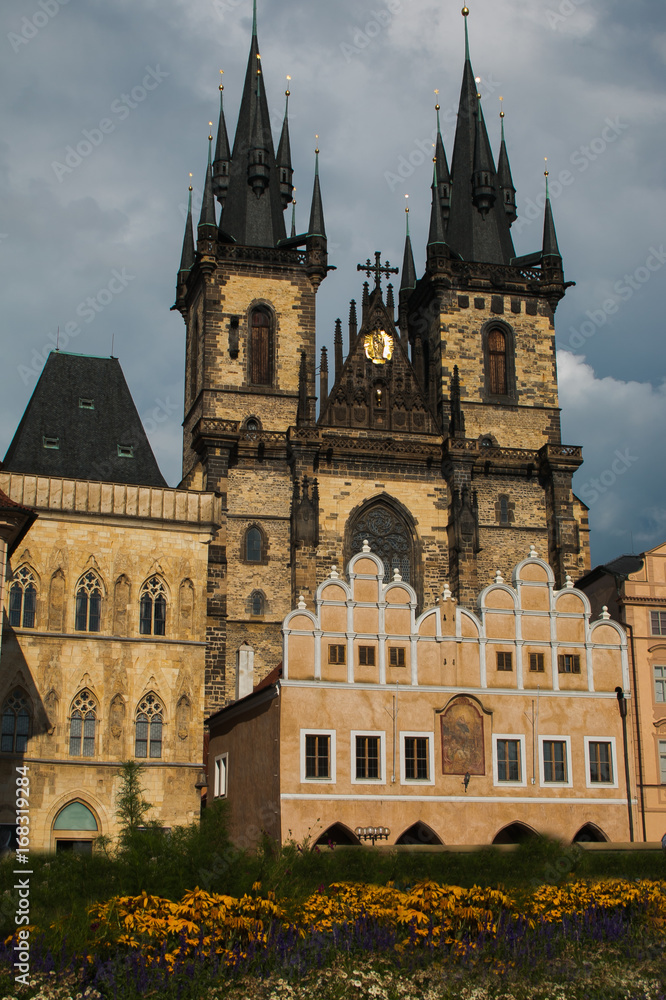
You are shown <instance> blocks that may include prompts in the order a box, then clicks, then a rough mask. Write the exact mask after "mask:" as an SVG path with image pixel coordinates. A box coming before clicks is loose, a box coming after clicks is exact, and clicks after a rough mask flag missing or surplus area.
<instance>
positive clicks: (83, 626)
mask: <svg viewBox="0 0 666 1000" xmlns="http://www.w3.org/2000/svg"><path fill="white" fill-rule="evenodd" d="M101 622H102V584H101V583H100V579H99V577H98V576H97V574H96V573H93V572H92V571H91V572H89V573H86V574H85V576H84V577H83V578H82V579H81V580H80V581H79V585H78V587H77V590H76V619H75V623H74V628H75V629H76V631H77V632H99V630H100V626H101Z"/></svg>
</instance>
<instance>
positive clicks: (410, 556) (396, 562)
mask: <svg viewBox="0 0 666 1000" xmlns="http://www.w3.org/2000/svg"><path fill="white" fill-rule="evenodd" d="M366 538H367V540H368V543H369V545H370V549H371V551H372V553H373V555H376V556H379V557H380V559H381V560H382V562H383V563H384V583H390V582H391V580H392V579H393V572H394V569H395V568H396V567H397V568H398V569H399V570H400V575H401V576H402V579H403V581H404V582H405V583H409V584H411V586H412V587H413V588H414V590H415V591H416V593H417V595H418V600H419V604H420V603H422V594H423V581H422V575H423V574H422V569H421V547H420V544H419V540H418V535H417V532H416V522H415V520H414V518H413V516H412V514H411V513H410V512H409V511H408V510H407V508H406V507H405V506H403V504H401V503H400V501H399V500H396V499H395V497H392V496H390V495H389V494H388V493H382V494H380V495H379V496H375V497H371V498H370V499H369V500H365V501H363V503H361V504H359V506H358V507H355V508H354V510H352V511H351V513H350V515H349V518H348V519H347V524H346V525H345V540H344V565H345V566H347V565H348V564H349V561H350V560H351V559H352V558H353V556H355V555H357V554H358V553H359V552H360V551H361V550H362V548H363V541H364V540H365V539H366Z"/></svg>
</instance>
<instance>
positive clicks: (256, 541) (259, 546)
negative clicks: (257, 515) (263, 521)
mask: <svg viewBox="0 0 666 1000" xmlns="http://www.w3.org/2000/svg"><path fill="white" fill-rule="evenodd" d="M263 541H264V540H263V537H262V534H261V531H260V530H259V528H256V527H252V528H248V530H247V532H246V535H245V546H244V547H245V560H246V562H263V560H264V545H263Z"/></svg>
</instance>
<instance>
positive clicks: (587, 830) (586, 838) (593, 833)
mask: <svg viewBox="0 0 666 1000" xmlns="http://www.w3.org/2000/svg"><path fill="white" fill-rule="evenodd" d="M607 842H608V837H607V836H606V834H605V833H604V831H603V830H602V829H601V828H600V827H598V826H597V825H596V823H585V824H584V825H583V826H581V828H580V830H579V831H578V833H577V834H576V835H575V837H574V838H573V840H572V841H571V843H572V844H585V843H588V844H589V843H592V844H605V843H607Z"/></svg>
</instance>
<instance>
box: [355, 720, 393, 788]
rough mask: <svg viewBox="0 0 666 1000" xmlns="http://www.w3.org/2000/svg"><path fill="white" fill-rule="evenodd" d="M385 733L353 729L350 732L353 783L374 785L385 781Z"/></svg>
mask: <svg viewBox="0 0 666 1000" xmlns="http://www.w3.org/2000/svg"><path fill="white" fill-rule="evenodd" d="M385 748H386V734H385V733H383V732H380V731H372V730H361V729H358V730H357V729H353V730H352V733H351V762H352V766H351V781H352V784H353V785H364V784H369V785H376V784H381V783H383V782H385V781H386V749H385Z"/></svg>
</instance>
